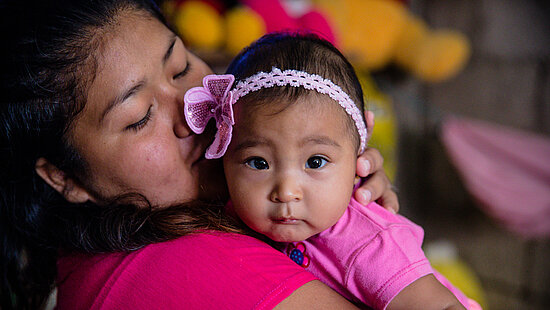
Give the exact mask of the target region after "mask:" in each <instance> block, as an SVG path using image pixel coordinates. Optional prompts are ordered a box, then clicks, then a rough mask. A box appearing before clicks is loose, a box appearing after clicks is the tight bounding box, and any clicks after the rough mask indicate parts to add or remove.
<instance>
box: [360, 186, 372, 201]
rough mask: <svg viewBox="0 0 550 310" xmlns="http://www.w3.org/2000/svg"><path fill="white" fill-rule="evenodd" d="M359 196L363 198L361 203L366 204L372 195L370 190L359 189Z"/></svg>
mask: <svg viewBox="0 0 550 310" xmlns="http://www.w3.org/2000/svg"><path fill="white" fill-rule="evenodd" d="M360 194H361V198H363V203H364V204H367V203H369V202H370V198H371V197H372V194H371V192H370V191H369V190H368V189H364V190H361V193H360Z"/></svg>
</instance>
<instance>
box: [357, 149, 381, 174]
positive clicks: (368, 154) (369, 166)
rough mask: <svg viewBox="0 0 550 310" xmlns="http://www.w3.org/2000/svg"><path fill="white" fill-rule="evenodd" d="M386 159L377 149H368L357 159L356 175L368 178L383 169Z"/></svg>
mask: <svg viewBox="0 0 550 310" xmlns="http://www.w3.org/2000/svg"><path fill="white" fill-rule="evenodd" d="M383 164H384V158H383V157H382V155H381V154H380V151H378V150H377V149H375V148H367V149H366V150H365V152H363V154H361V155H359V157H357V170H356V174H357V175H358V176H360V177H367V176H368V175H369V174H371V173H373V172H375V171H378V170H381V169H383V168H382V166H383Z"/></svg>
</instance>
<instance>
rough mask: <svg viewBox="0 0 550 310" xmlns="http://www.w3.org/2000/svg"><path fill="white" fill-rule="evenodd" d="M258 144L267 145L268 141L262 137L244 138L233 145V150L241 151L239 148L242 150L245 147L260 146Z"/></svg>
mask: <svg viewBox="0 0 550 310" xmlns="http://www.w3.org/2000/svg"><path fill="white" fill-rule="evenodd" d="M260 145H269V142H267V140H264V139H249V140H245V141H243V142H241V143H239V144H237V146H235V152H238V151H241V150H244V149H247V148H251V147H257V146H260Z"/></svg>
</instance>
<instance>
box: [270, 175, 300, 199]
mask: <svg viewBox="0 0 550 310" xmlns="http://www.w3.org/2000/svg"><path fill="white" fill-rule="evenodd" d="M270 198H271V201H273V202H282V203H287V202H293V201H294V202H297V201H300V200H302V198H303V191H302V188H301V186H300V184H299V182H298V180H297V179H296V177H294V176H288V175H286V176H281V177H280V179H279V181H278V182H277V184H276V185H275V186H274V188H273V190H272V192H271V197H270Z"/></svg>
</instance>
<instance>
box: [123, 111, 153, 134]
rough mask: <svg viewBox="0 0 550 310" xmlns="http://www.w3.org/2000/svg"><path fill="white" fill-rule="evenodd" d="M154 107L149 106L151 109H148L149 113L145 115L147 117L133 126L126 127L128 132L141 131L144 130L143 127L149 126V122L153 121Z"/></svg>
mask: <svg viewBox="0 0 550 310" xmlns="http://www.w3.org/2000/svg"><path fill="white" fill-rule="evenodd" d="M152 107H153V106H152V105H151V106H149V109H147V113H146V114H145V116H144V117H143V118H142V119H140V120H139V121H137V122H135V123H133V124H131V125H128V126H127V127H126V129H128V130H134V131H138V130H140V129H142V128H143V127H145V125H147V123H148V122H149V120H150V119H151V115H152V111H151V109H152Z"/></svg>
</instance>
